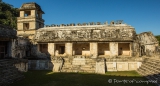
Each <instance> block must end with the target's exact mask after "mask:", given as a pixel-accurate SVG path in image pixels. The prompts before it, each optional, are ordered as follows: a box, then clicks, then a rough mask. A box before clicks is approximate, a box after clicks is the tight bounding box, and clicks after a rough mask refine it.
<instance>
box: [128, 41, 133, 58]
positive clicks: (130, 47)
mask: <svg viewBox="0 0 160 86" xmlns="http://www.w3.org/2000/svg"><path fill="white" fill-rule="evenodd" d="M132 46H133V44H132V43H130V44H129V49H130V56H132V53H133V51H132V50H133V48H132Z"/></svg>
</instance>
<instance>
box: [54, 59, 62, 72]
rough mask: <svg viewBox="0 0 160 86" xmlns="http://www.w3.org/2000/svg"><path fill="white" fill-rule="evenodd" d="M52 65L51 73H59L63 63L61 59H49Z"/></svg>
mask: <svg viewBox="0 0 160 86" xmlns="http://www.w3.org/2000/svg"><path fill="white" fill-rule="evenodd" d="M51 61H52V63H53V66H54V67H53V72H60V71H61V69H62V66H63V63H64V59H63V58H62V57H56V58H55V57H53V58H52V59H51Z"/></svg>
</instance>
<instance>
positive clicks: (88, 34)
mask: <svg viewBox="0 0 160 86" xmlns="http://www.w3.org/2000/svg"><path fill="white" fill-rule="evenodd" d="M86 38H91V31H90V30H86Z"/></svg>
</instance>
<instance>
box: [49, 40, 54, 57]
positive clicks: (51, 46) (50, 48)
mask: <svg viewBox="0 0 160 86" xmlns="http://www.w3.org/2000/svg"><path fill="white" fill-rule="evenodd" d="M48 52H49V54H50V55H51V56H54V52H55V44H54V43H48Z"/></svg>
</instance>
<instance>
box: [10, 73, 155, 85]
mask: <svg viewBox="0 0 160 86" xmlns="http://www.w3.org/2000/svg"><path fill="white" fill-rule="evenodd" d="M24 75H25V79H23V80H21V81H18V82H16V83H13V84H12V85H11V86H22V85H23V86H135V85H136V86H155V85H154V84H152V83H148V84H147V82H146V81H148V80H147V79H145V78H144V77H142V76H140V75H138V74H137V73H136V72H135V71H131V72H128V71H126V72H107V73H106V74H104V75H101V74H90V73H53V72H51V71H28V72H27V73H24ZM141 81H145V82H141Z"/></svg>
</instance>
